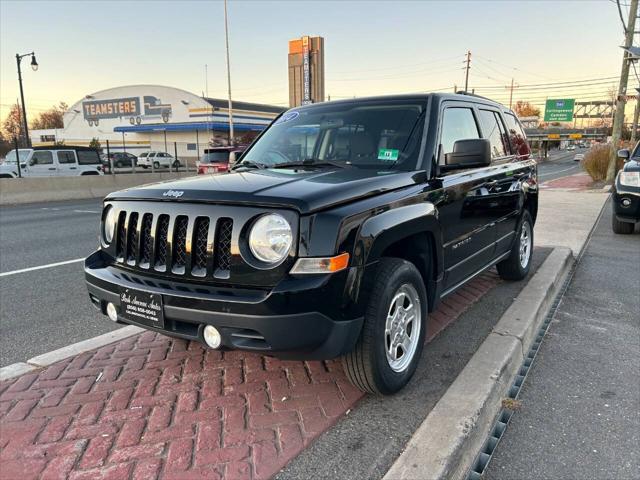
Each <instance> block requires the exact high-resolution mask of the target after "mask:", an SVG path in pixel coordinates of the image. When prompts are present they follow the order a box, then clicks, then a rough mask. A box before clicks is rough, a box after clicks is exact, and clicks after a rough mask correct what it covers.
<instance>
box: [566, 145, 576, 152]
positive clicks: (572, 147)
mask: <svg viewBox="0 0 640 480" xmlns="http://www.w3.org/2000/svg"><path fill="white" fill-rule="evenodd" d="M575 149H576V146H575V145H569V146H568V147H567V151H569V152H572V151H573V150H575Z"/></svg>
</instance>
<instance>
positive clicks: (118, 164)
mask: <svg viewBox="0 0 640 480" xmlns="http://www.w3.org/2000/svg"><path fill="white" fill-rule="evenodd" d="M116 167H118V168H122V161H120V160H118V161H117V162H116Z"/></svg>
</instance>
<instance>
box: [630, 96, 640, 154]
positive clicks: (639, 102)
mask: <svg viewBox="0 0 640 480" xmlns="http://www.w3.org/2000/svg"><path fill="white" fill-rule="evenodd" d="M639 117H640V95H638V98H637V99H636V108H635V110H634V111H633V123H632V124H631V145H632V146H633V145H634V144H635V143H636V136H637V134H636V132H637V130H638V118H639Z"/></svg>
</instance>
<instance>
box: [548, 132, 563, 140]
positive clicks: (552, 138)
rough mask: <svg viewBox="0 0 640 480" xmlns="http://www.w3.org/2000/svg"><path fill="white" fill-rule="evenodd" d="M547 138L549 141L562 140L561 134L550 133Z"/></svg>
mask: <svg viewBox="0 0 640 480" xmlns="http://www.w3.org/2000/svg"><path fill="white" fill-rule="evenodd" d="M547 138H548V139H549V140H560V134H559V133H550V134H549V135H547Z"/></svg>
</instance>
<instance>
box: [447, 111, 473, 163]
mask: <svg viewBox="0 0 640 480" xmlns="http://www.w3.org/2000/svg"><path fill="white" fill-rule="evenodd" d="M473 138H480V132H479V131H478V125H477V123H476V120H475V116H474V115H473V110H472V109H471V108H464V107H450V108H447V109H446V110H445V111H444V113H443V115H442V129H441V131H440V145H442V150H441V153H442V157H441V158H443V159H444V160H445V164H446V163H447V162H446V160H447V158H448V155H450V154H451V153H452V152H453V144H454V143H456V142H457V141H458V140H469V139H473Z"/></svg>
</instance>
